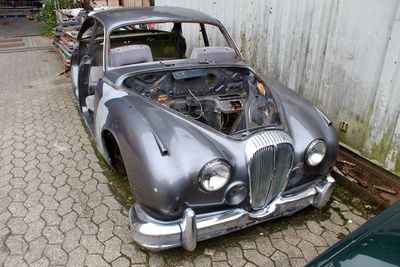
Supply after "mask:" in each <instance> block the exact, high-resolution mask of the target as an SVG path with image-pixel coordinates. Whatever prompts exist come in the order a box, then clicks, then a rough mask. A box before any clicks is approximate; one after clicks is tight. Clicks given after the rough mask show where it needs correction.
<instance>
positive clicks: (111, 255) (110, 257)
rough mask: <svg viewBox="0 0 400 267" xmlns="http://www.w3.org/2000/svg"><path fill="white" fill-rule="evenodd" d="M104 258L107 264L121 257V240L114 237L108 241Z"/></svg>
mask: <svg viewBox="0 0 400 267" xmlns="http://www.w3.org/2000/svg"><path fill="white" fill-rule="evenodd" d="M104 245H105V248H104V253H103V257H104V259H105V260H106V261H107V262H112V261H114V260H115V259H117V258H118V257H119V256H121V253H120V251H121V239H119V238H117V237H113V238H111V239H108V240H107V241H106V242H105V243H104Z"/></svg>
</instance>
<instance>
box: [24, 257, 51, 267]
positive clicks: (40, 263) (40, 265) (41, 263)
mask: <svg viewBox="0 0 400 267" xmlns="http://www.w3.org/2000/svg"><path fill="white" fill-rule="evenodd" d="M29 266H30V267H32V266H34V267H46V266H50V261H49V260H48V259H47V258H46V257H42V258H40V259H38V260H36V261H35V262H33V263H30V264H29Z"/></svg>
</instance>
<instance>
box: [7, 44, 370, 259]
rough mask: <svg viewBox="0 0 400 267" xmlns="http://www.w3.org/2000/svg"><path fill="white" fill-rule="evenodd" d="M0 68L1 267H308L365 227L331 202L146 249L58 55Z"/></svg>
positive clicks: (13, 57) (11, 59) (18, 57)
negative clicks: (188, 242)
mask: <svg viewBox="0 0 400 267" xmlns="http://www.w3.org/2000/svg"><path fill="white" fill-rule="evenodd" d="M0 62H1V64H0V81H1V82H0V266H2V265H3V266H25V265H30V266H48V265H68V266H83V265H88V266H109V265H113V266H129V265H131V264H132V265H151V266H162V265H182V266H193V265H195V266H228V265H231V266H244V265H246V266H254V265H259V266H274V265H275V266H302V265H304V264H305V263H306V262H307V261H309V260H311V259H312V258H313V257H315V256H317V255H318V254H319V253H321V252H322V251H324V250H325V249H326V248H327V247H328V246H330V245H332V244H333V243H335V242H336V241H337V240H338V237H340V236H344V235H347V234H348V233H349V232H350V231H353V230H354V229H356V228H357V227H358V226H359V225H361V224H362V223H364V222H365V219H364V218H362V216H361V214H360V213H357V212H356V211H353V210H350V209H349V208H348V207H347V206H346V205H343V204H340V203H339V202H332V204H331V207H330V208H327V209H325V211H324V212H317V211H316V210H314V209H309V210H306V211H304V212H302V213H301V214H299V215H296V216H295V217H289V218H283V219H279V220H275V221H273V222H270V223H264V224H261V225H260V226H256V227H252V228H249V229H246V230H243V231H240V232H237V233H233V234H230V235H226V236H223V237H220V238H216V239H214V240H210V241H205V242H201V243H200V244H199V246H198V248H197V250H196V251H194V252H191V253H189V252H185V251H184V250H183V249H173V250H170V251H165V252H158V253H150V252H147V251H144V250H142V249H141V248H139V247H138V246H137V245H136V244H135V243H134V242H133V241H132V239H131V237H130V232H129V228H128V217H127V215H128V212H127V209H126V208H124V207H123V206H122V205H121V204H120V203H119V202H118V201H116V199H115V198H114V197H113V195H112V193H111V191H110V189H109V187H108V180H107V177H105V175H104V174H103V170H102V168H101V166H100V164H99V160H98V158H97V157H96V155H95V152H94V150H93V148H92V146H91V143H90V140H89V136H88V135H87V133H86V132H85V129H84V127H83V126H82V123H81V120H80V116H79V114H78V112H77V109H76V107H75V103H74V100H73V96H72V92H71V88H70V82H69V79H68V78H65V77H62V76H57V73H60V72H61V71H62V70H63V69H62V63H61V61H60V60H59V59H58V56H57V55H56V54H55V53H54V52H51V51H43V50H42V51H28V52H19V53H4V54H0ZM292 221H293V223H291V226H287V222H292ZM295 221H296V223H294V222H295Z"/></svg>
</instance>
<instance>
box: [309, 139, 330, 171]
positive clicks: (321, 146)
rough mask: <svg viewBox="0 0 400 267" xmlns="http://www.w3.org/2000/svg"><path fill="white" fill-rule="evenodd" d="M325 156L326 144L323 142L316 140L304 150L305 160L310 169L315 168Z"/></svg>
mask: <svg viewBox="0 0 400 267" xmlns="http://www.w3.org/2000/svg"><path fill="white" fill-rule="evenodd" d="M325 154H326V143H325V141H324V140H321V139H317V140H314V141H312V142H311V144H310V145H309V146H308V148H307V150H306V155H305V160H306V162H307V164H308V165H309V166H311V167H314V166H317V165H318V164H320V163H321V162H322V160H323V159H324V157H325Z"/></svg>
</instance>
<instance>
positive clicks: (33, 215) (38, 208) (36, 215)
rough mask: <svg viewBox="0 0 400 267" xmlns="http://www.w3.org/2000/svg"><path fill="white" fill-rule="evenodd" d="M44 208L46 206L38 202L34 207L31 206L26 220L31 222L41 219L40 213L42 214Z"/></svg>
mask: <svg viewBox="0 0 400 267" xmlns="http://www.w3.org/2000/svg"><path fill="white" fill-rule="evenodd" d="M43 210H44V206H43V205H42V204H36V205H34V206H33V207H30V208H29V209H28V213H27V214H26V216H25V218H24V221H25V222H26V223H28V224H29V223H32V222H34V221H37V220H39V219H40V215H41V214H42V211H43Z"/></svg>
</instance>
